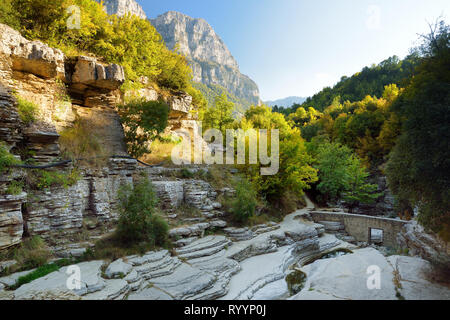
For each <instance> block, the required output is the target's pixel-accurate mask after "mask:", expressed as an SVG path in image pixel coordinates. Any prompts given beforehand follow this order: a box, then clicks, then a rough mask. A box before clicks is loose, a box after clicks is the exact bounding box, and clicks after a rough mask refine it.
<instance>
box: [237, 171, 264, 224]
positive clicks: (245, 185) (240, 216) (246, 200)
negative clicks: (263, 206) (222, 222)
mask: <svg viewBox="0 0 450 320" xmlns="http://www.w3.org/2000/svg"><path fill="white" fill-rule="evenodd" d="M235 190H236V196H235V198H234V199H233V201H232V205H231V210H232V212H233V218H234V220H236V221H237V222H241V223H245V222H247V221H248V219H249V218H250V217H252V216H253V215H254V214H255V210H256V206H257V205H258V200H257V193H256V191H255V189H254V188H253V185H252V184H251V183H250V182H249V181H248V180H246V179H239V180H238V181H237V182H236V184H235Z"/></svg>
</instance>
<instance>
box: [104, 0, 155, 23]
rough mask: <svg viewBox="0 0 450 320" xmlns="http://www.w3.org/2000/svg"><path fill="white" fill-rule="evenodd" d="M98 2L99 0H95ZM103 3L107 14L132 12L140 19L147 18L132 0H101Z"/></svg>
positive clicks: (121, 14) (120, 14)
mask: <svg viewBox="0 0 450 320" xmlns="http://www.w3.org/2000/svg"><path fill="white" fill-rule="evenodd" d="M96 1H97V2H100V0H96ZM103 5H104V6H105V10H106V12H107V13H108V14H117V15H118V16H124V15H126V14H127V13H130V14H132V15H133V14H134V15H136V16H138V17H140V18H141V19H147V15H146V14H145V12H144V9H142V7H141V6H140V5H139V4H138V3H137V2H136V1H134V0H103Z"/></svg>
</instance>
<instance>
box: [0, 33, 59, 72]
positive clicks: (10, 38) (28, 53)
mask: <svg viewBox="0 0 450 320" xmlns="http://www.w3.org/2000/svg"><path fill="white" fill-rule="evenodd" d="M0 55H3V56H4V57H6V58H9V59H10V61H11V66H12V69H13V70H15V71H23V72H28V73H33V74H35V75H38V76H40V77H43V78H55V77H56V78H60V79H63V78H64V54H63V53H62V51H61V50H58V49H54V48H51V47H49V46H47V45H46V44H44V43H42V42H40V41H29V40H27V39H25V38H24V37H22V36H21V35H20V33H19V32H18V31H16V30H14V29H12V28H10V27H9V26H6V25H3V24H0Z"/></svg>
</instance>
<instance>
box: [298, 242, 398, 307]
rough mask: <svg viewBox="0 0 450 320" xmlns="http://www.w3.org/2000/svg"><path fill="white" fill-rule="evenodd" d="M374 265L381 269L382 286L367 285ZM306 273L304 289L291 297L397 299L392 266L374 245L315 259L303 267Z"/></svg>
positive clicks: (300, 298) (299, 298) (302, 269)
mask: <svg viewBox="0 0 450 320" xmlns="http://www.w3.org/2000/svg"><path fill="white" fill-rule="evenodd" d="M371 266H378V267H379V268H380V269H379V270H380V272H381V274H380V276H381V278H380V280H381V289H380V290H377V289H374V290H371V289H369V288H368V287H367V280H368V273H367V270H368V268H369V267H371ZM300 270H301V271H302V272H304V273H305V274H306V276H307V279H306V283H305V286H304V289H303V290H302V291H301V292H300V293H299V294H297V295H295V296H294V297H292V300H303V299H305V300H306V299H311V296H313V297H315V296H316V293H320V295H319V296H317V298H318V299H327V300H333V299H342V300H397V298H396V296H395V295H396V291H395V285H394V282H393V271H394V270H393V268H392V266H391V264H390V263H388V262H387V261H386V258H385V257H384V256H383V255H382V254H381V253H380V252H378V251H377V250H375V249H372V248H366V249H360V250H356V251H355V252H354V254H348V255H344V256H340V257H337V258H332V259H323V260H316V261H315V262H314V263H312V264H309V265H307V266H305V267H303V268H301V269H300Z"/></svg>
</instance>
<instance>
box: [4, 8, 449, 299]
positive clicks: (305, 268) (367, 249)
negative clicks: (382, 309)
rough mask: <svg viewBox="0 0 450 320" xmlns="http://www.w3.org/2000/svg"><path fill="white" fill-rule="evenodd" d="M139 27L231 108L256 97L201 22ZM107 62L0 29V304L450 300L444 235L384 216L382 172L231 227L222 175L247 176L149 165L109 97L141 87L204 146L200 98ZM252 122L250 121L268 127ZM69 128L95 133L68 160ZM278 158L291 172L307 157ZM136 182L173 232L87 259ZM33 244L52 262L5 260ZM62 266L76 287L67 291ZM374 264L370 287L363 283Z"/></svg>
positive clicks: (388, 207)
mask: <svg viewBox="0 0 450 320" xmlns="http://www.w3.org/2000/svg"><path fill="white" fill-rule="evenodd" d="M105 10H106V11H107V12H108V14H118V15H120V16H124V15H126V14H127V13H131V14H134V15H136V16H138V17H140V18H142V19H147V15H146V14H145V12H144V10H143V9H142V7H141V6H139V5H138V4H137V3H136V2H135V1H132V0H131V1H118V0H117V1H105ZM150 21H151V23H152V24H153V25H154V26H155V28H156V30H158V32H159V33H160V34H161V36H162V38H164V41H165V44H166V45H167V46H168V47H169V49H173V48H174V47H176V45H178V49H179V51H180V52H181V53H183V54H184V55H185V56H186V57H187V59H188V61H189V63H190V65H191V67H192V71H193V81H194V82H198V83H203V84H205V85H207V86H211V85H219V86H221V87H224V88H226V89H227V90H228V91H230V92H231V93H232V94H233V95H234V96H236V97H238V98H239V99H242V101H244V104H243V109H242V110H239V111H240V112H245V109H248V107H250V106H258V105H260V104H261V101H260V96H259V89H258V86H257V85H256V83H255V82H254V81H253V80H251V79H250V78H249V77H247V76H245V75H243V74H241V72H240V71H239V66H238V63H237V61H236V60H235V59H234V57H233V56H232V54H231V52H230V51H229V50H228V48H227V47H226V45H225V43H224V42H223V41H222V40H221V39H220V37H219V36H218V35H217V34H216V33H215V32H214V30H213V29H212V27H211V26H210V25H209V24H208V23H207V22H206V21H204V20H203V19H193V18H190V17H188V16H186V15H184V14H181V13H178V12H173V11H171V12H167V13H166V14H163V15H160V16H158V17H157V18H156V19H151V20H150ZM105 61H107V60H106V59H105V58H103V57H100V56H96V55H94V54H87V53H86V54H80V55H76V56H73V55H72V56H68V55H67V54H64V53H63V51H61V50H60V49H56V48H53V47H52V46H50V45H48V44H46V43H44V42H42V41H31V40H28V39H27V38H25V37H24V36H23V35H22V34H21V33H20V32H19V31H17V30H15V29H13V28H12V27H10V26H7V25H5V24H0V142H1V144H0V148H1V151H2V152H4V153H5V154H7V156H8V158H7V159H8V161H9V163H8V165H7V166H5V167H3V163H0V169H1V170H0V173H1V176H0V258H1V259H0V300H403V299H406V300H417V299H419V300H438V299H443V300H450V287H449V284H448V279H447V278H445V277H446V276H447V274H446V273H445V271H448V270H449V268H450V246H449V243H448V242H445V241H444V240H442V238H440V237H439V236H436V235H435V234H431V233H427V232H426V231H425V229H424V228H423V227H422V226H420V225H419V224H418V223H417V222H416V221H415V220H412V219H409V220H408V219H403V220H402V219H400V218H393V217H387V215H388V214H387V213H392V212H393V200H392V198H393V196H392V194H391V193H390V191H389V189H388V187H387V185H386V181H385V178H384V177H382V178H380V179H379V180H380V181H377V184H375V191H377V190H376V188H377V187H378V188H379V190H378V191H381V192H383V195H382V196H379V197H377V199H378V200H377V202H375V203H374V204H373V205H372V206H369V205H368V206H366V207H365V206H358V207H356V208H355V209H354V211H353V212H351V213H349V212H347V210H345V209H344V208H345V206H341V207H337V206H328V207H324V206H321V205H318V204H315V203H313V202H312V200H311V198H312V196H311V194H313V193H312V192H311V194H309V195H306V194H305V195H304V196H303V199H296V201H294V208H293V209H292V210H291V211H290V213H289V214H287V215H283V214H282V209H281V205H280V206H278V207H276V206H275V207H274V208H275V211H276V213H277V214H274V215H270V213H273V211H272V212H269V209H268V208H267V207H264V206H263V205H261V203H262V202H264V201H266V200H267V199H270V197H267V198H265V199H264V201H262V200H260V201H259V202H258V203H257V204H255V207H256V209H255V208H253V209H254V211H255V212H257V213H256V214H255V216H256V217H253V219H254V220H252V222H253V223H252V224H248V225H245V223H240V221H236V219H235V217H234V216H233V208H234V207H233V206H234V205H235V203H234V202H231V204H230V202H227V201H226V200H229V199H231V200H234V199H236V198H237V194H238V193H239V188H240V186H239V185H237V186H236V185H230V184H227V182H228V180H230V181H235V180H238V178H239V177H240V174H241V173H242V172H243V171H244V170H245V169H242V168H241V167H238V166H237V167H235V166H226V165H223V166H216V165H207V164H186V165H179V166H177V165H174V164H173V163H170V162H169V161H168V160H167V159H165V161H163V162H161V163H152V164H147V163H145V162H144V161H142V158H140V157H134V156H131V155H130V152H129V149H128V148H127V139H126V132H127V130H128V129H129V128H127V127H126V126H125V125H124V123H123V118H121V115H120V106H121V105H123V104H125V103H126V102H127V101H128V100H129V99H128V98H129V97H130V96H133V97H136V96H137V97H139V99H140V100H139V101H145V102H149V101H153V102H158V103H161V104H164V105H167V106H168V107H169V110H168V114H167V127H166V128H165V129H164V130H163V133H164V134H165V137H166V136H170V137H171V138H173V139H175V138H182V137H183V136H182V133H180V132H185V133H187V134H189V135H190V136H191V137H193V139H198V140H199V141H201V143H202V145H201V148H203V150H204V151H205V152H209V153H213V154H215V152H216V149H214V148H215V147H214V141H211V140H210V141H208V139H206V140H203V132H202V131H201V130H200V129H199V108H200V107H199V105H197V102H198V100H196V97H195V96H193V95H191V94H189V93H188V92H187V90H181V89H180V90H175V89H170V90H169V89H167V88H166V90H164V89H162V88H161V87H159V86H158V85H157V84H156V83H155V82H152V81H151V80H149V77H146V76H141V75H139V78H138V80H136V81H135V83H134V84H136V83H137V85H135V86H131V87H126V86H124V84H126V83H127V80H130V79H127V74H126V71H125V68H124V66H123V65H120V64H117V63H107V62H105ZM23 101H27V102H28V103H30V104H32V105H34V106H36V108H37V110H35V112H34V114H33V119H32V120H30V121H27V119H25V118H24V116H23V112H24V111H23V109H21V108H19V105H21V104H23V103H24V102H23ZM264 110H265V109H264ZM230 114H231V112H230ZM263 115H264V114H262V115H261V116H260V117H259V118H257V120H259V121H260V122H263V120H267V119H265V118H264V116H263ZM280 116H281V115H280ZM283 119H284V118H283ZM249 122H250V121H249ZM255 122H257V121H255ZM283 123H284V122H283ZM286 123H287V122H286ZM270 125H272V123H270ZM286 126H287V125H286ZM74 130H80V131H75V132H76V133H79V132H81V133H82V137H81V140H82V142H86V143H89V142H90V139H91V138H92V137H94V138H95V139H96V141H95V145H96V149H95V151H94V152H93V153H92V154H91V155H90V157H89V158H88V159H87V158H84V155H82V156H81V155H80V156H79V157H78V156H77V157H72V158H69V157H68V153H67V150H66V147H67V145H68V144H69V145H70V143H75V141H78V140H76V139H75V138H73V135H70V134H71V133H73V132H74ZM83 130H84V131H83ZM290 130H291V128H290ZM288 132H289V134H288V135H286V136H288V137H283V139H286V140H285V141H290V140H288V139H289V138H290V137H291V136H292V137H299V140H300V139H302V138H301V136H300V134H299V133H298V132H297V131H296V129H292V131H288ZM295 134H297V135H295ZM161 140H162V138H161ZM233 141H234V140H233ZM302 141H303V140H302ZM146 143H147V142H146ZM302 143H303V142H302ZM216 145H217V142H216ZM287 145H288V146H290V145H289V144H288V143H287ZM99 146H100V147H99ZM3 149H4V150H3ZM292 149H294V150H295V152H297V151H298V150H306V147H304V146H303V144H302V145H301V147H298V146H297V145H295V146H294V147H293V148H292ZM284 150H285V149H282V151H283V152H284ZM295 152H294V151H292V153H293V154H294V156H293V157H294V158H295V157H296V156H297V155H298V153H295ZM299 152H300V151H299ZM286 153H287V152H286ZM286 153H283V154H282V155H283V156H284V155H285V154H286ZM286 157H287V156H285V157H284V158H282V161H285V158H286ZM5 158H6V157H5ZM137 158H138V159H137ZM189 160H190V159H189ZM295 160H298V159H295ZM305 161H306V160H305ZM283 165H284V167H282V168H281V169H280V170H283V169H284V170H285V171H282V173H283V174H286V172H289V170H297V169H298V167H301V168H304V167H306V166H307V163H306V162H305V163H301V164H299V163H297V162H295V163H293V164H292V163H288V165H285V163H282V166H283ZM308 165H309V164H308ZM286 167H288V169H286ZM311 168H312V167H311ZM310 171H311V172H312V171H314V170H312V169H311V170H310ZM296 175H297V171H296ZM298 175H300V174H298ZM311 175H312V174H311ZM217 177H218V178H217ZM224 177H226V178H224ZM316 178H317V176H316ZM280 179H281V178H280ZM301 179H303V180H302V182H304V181H312V180H313V179H312V178H310V180H308V179H309V177H303V176H301ZM143 180H144V181H146V182H150V184H151V186H152V190H153V191H154V193H155V195H156V198H157V199H158V202H159V203H158V209H160V210H161V211H160V213H161V218H162V219H163V220H164V221H165V223H167V225H168V226H169V227H170V230H169V231H168V235H167V236H168V245H166V247H165V248H161V247H158V246H156V245H154V246H153V249H151V250H149V249H147V248H145V252H141V254H138V253H135V254H123V252H126V251H119V250H113V249H111V248H109V247H108V248H107V249H111V251H108V252H107V254H108V258H102V259H99V258H97V257H96V256H95V253H96V250H99V251H100V250H101V249H105V248H102V247H100V246H99V243H103V244H105V243H106V244H109V242H108V241H110V242H112V240H111V239H112V238H111V236H112V235H114V234H115V232H116V231H117V228H118V223H119V221H120V219H121V212H122V211H121V209H120V203H121V201H123V199H121V190H122V188H123V187H124V186H127V185H128V186H137V185H138V184H139V183H141V182H142V181H143ZM317 180H318V179H315V180H314V181H313V182H317ZM257 181H259V183H260V184H261V185H264V183H267V184H269V183H268V182H267V180H263V178H261V180H257ZM20 182H25V183H24V184H23V185H21V186H20V188H19V187H18V185H19V184H20ZM304 183H305V184H306V182H304ZM311 184H312V183H311ZM295 186H297V185H295ZM14 187H17V188H14ZM17 189H19V190H18V191H17ZM305 189H306V187H305ZM380 189H382V190H380ZM11 190H13V191H15V192H12V191H11ZM276 191H277V192H276V195H278V190H276ZM315 191H316V192H317V190H315ZM287 193H288V192H287ZM288 194H289V195H292V194H290V193H288ZM302 194H303V193H302ZM279 196H280V198H281V191H280V195H279ZM283 200H286V199H285V198H283ZM288 200H289V199H288ZM267 201H268V200H267ZM267 201H266V202H267ZM249 202H250V201H249ZM281 202H282V201H280V203H281ZM286 202H288V201H287V200H286ZM245 204H247V203H245ZM295 208H297V209H295ZM272 209H273V208H272ZM352 209H353V208H352ZM258 210H259V211H258ZM373 212H378V213H380V212H381V213H382V214H378V215H377V216H375V215H374V214H372V213H373ZM122 213H123V212H122ZM258 219H260V220H258ZM36 238H39V239H41V240H42V241H43V243H44V245H43V246H45V248H46V250H48V252H50V253H51V254H50V256H49V257H47V258H48V261H46V263H47V262H48V264H42V265H44V266H47V267H48V266H49V265H50V266H51V267H52V268H53V267H54V268H55V269H54V270H53V269H52V270H51V272H50V271H49V272H46V273H45V275H43V276H39V277H35V278H32V279H29V278H27V277H31V276H34V275H35V274H36V270H38V271H41V269H39V268H41V267H42V266H33V267H21V268H18V266H19V264H20V258H21V257H20V255H14V256H13V258H11V255H8V253H10V252H13V250H14V249H15V248H22V246H24V244H25V243H26V241H29V239H36ZM102 241H104V242H102ZM130 248H131V246H130ZM130 248H127V249H130ZM114 249H117V248H114ZM121 249H123V248H121ZM133 249H135V248H133ZM139 249H141V248H139ZM32 250H33V249H32ZM36 251H39V250H38V249H36ZM141 251H142V250H141ZM3 254H4V255H3ZM59 263H65V264H64V265H62V264H61V265H60V264H59ZM73 266H76V267H77V268H78V270H80V274H81V280H80V283H79V285H78V286H76V288H69V287H68V284H67V283H68V282H67V280H68V277H69V276H70V275H71V271H70V270H71V267H73ZM373 266H376V267H377V268H378V269H376V270H378V272H379V277H380V281H381V287H380V288H375V289H373V288H372V289H371V288H369V287H368V271H369V270H372V269H371V268H373ZM15 268H17V269H15ZM442 270H444V271H442ZM369 273H370V272H369ZM369 275H370V274H369ZM26 280H27V281H26Z"/></svg>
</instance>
